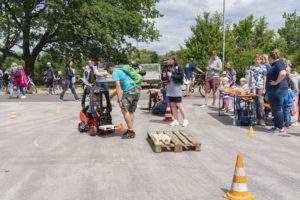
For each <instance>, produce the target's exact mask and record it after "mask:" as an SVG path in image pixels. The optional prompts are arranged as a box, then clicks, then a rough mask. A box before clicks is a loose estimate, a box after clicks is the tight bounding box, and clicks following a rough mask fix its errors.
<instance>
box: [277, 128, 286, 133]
mask: <svg viewBox="0 0 300 200" xmlns="http://www.w3.org/2000/svg"><path fill="white" fill-rule="evenodd" d="M278 132H279V133H286V132H285V129H284V128H282V129H278Z"/></svg>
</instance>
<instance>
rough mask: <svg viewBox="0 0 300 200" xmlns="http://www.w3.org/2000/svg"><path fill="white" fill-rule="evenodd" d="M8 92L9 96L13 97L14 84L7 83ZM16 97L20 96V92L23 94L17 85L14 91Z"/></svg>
mask: <svg viewBox="0 0 300 200" xmlns="http://www.w3.org/2000/svg"><path fill="white" fill-rule="evenodd" d="M8 93H9V96H10V97H13V95H14V84H13V83H9V84H8ZM16 94H17V97H19V96H21V94H23V95H24V90H23V88H22V87H18V86H17V91H16Z"/></svg>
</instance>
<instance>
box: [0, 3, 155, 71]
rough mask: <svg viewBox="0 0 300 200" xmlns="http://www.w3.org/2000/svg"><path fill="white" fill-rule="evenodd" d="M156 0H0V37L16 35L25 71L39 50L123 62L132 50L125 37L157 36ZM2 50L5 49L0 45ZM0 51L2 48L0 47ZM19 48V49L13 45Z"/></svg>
mask: <svg viewBox="0 0 300 200" xmlns="http://www.w3.org/2000/svg"><path fill="white" fill-rule="evenodd" d="M157 2H158V0H134V2H132V1H124V0H105V1H104V0H80V1H79V0H0V7H1V17H0V19H1V20H0V22H1V29H0V32H1V33H0V40H4V39H5V36H6V37H7V35H9V34H8V28H6V29H5V28H2V27H3V26H5V24H7V23H9V26H10V28H11V30H13V31H15V32H16V33H18V34H17V35H18V36H19V37H18V38H17V39H16V41H17V42H16V44H15V45H14V46H13V47H12V48H9V51H10V52H12V53H15V48H14V47H16V46H19V47H20V48H21V52H22V55H21V56H22V59H23V60H24V61H25V69H26V71H27V72H30V73H33V71H34V64H35V61H36V59H37V57H38V55H39V54H40V53H41V52H42V51H48V50H50V49H52V51H58V52H59V53H60V54H61V55H62V56H64V57H66V58H67V57H76V58H81V59H83V58H84V57H90V58H94V59H96V58H99V57H103V58H105V59H107V60H114V61H115V60H116V61H117V62H118V61H123V60H124V59H126V53H127V52H128V51H129V50H130V49H132V46H131V44H130V43H129V42H128V39H132V40H138V41H143V42H145V41H152V40H155V39H157V38H158V31H157V30H156V29H155V27H154V20H153V19H155V18H157V17H160V14H159V12H158V11H157V10H156V8H155V5H156V3H157ZM6 49H7V48H6ZM0 50H1V53H2V55H3V54H4V53H5V51H4V50H3V49H2V48H1V49H0ZM18 50H20V49H18Z"/></svg>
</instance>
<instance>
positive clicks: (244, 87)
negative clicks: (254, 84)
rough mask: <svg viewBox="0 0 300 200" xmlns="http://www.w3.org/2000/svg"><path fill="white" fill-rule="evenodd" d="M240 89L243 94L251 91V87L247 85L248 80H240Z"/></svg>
mask: <svg viewBox="0 0 300 200" xmlns="http://www.w3.org/2000/svg"><path fill="white" fill-rule="evenodd" d="M239 89H240V91H241V92H249V91H250V88H249V85H248V83H247V80H246V78H241V79H240V87H239Z"/></svg>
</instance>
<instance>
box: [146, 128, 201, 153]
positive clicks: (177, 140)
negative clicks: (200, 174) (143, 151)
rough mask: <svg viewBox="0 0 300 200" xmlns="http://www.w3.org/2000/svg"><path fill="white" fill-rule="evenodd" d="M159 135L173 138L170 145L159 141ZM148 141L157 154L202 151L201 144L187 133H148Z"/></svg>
mask: <svg viewBox="0 0 300 200" xmlns="http://www.w3.org/2000/svg"><path fill="white" fill-rule="evenodd" d="M158 134H166V135H168V136H169V137H170V138H171V142H170V143H164V142H163V141H158V140H157V137H156V136H157V135H158ZM147 139H148V141H149V143H150V145H151V147H152V148H153V151H154V152H155V153H160V152H162V151H174V152H181V151H201V143H200V142H198V141H197V140H195V139H194V137H193V136H191V135H190V134H188V133H186V132H185V131H153V132H148V138H147Z"/></svg>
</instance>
